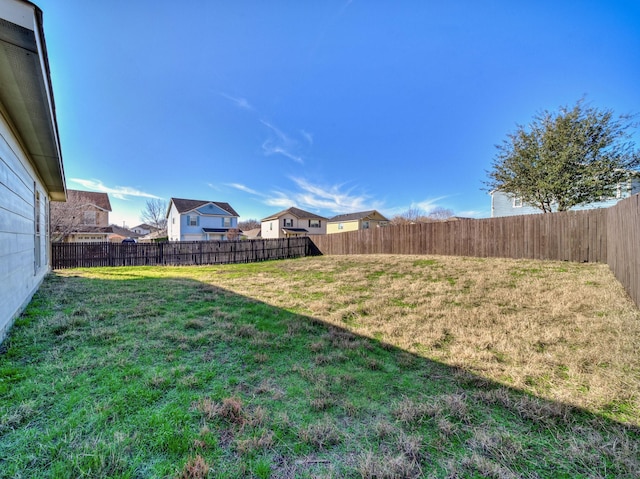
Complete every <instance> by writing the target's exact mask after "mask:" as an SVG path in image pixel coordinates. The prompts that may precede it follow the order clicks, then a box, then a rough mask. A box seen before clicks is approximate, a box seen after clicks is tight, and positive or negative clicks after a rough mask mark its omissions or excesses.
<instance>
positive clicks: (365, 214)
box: [329, 210, 389, 223]
mask: <svg viewBox="0 0 640 479" xmlns="http://www.w3.org/2000/svg"><path fill="white" fill-rule="evenodd" d="M375 215H378V216H380V217H381V221H389V220H388V219H387V218H385V217H384V216H383V215H381V214H380V213H378V212H377V211H376V210H369V211H359V212H357V213H346V214H343V215H337V216H334V217H333V218H330V219H329V221H330V222H332V223H333V222H336V221H355V220H365V219H367V218H371V217H372V216H375Z"/></svg>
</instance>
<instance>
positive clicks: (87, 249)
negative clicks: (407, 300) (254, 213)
mask: <svg viewBox="0 0 640 479" xmlns="http://www.w3.org/2000/svg"><path fill="white" fill-rule="evenodd" d="M51 250H52V251H51V267H52V268H53V269H64V268H91V267H96V266H155V265H199V264H228V263H250V262H256V261H266V260H271V259H286V258H298V257H301V256H307V255H308V252H309V240H308V239H307V238H280V239H265V240H245V241H179V242H165V243H53V244H52V245H51Z"/></svg>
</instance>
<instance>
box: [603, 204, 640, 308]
mask: <svg viewBox="0 0 640 479" xmlns="http://www.w3.org/2000/svg"><path fill="white" fill-rule="evenodd" d="M607 216H608V218H607V263H609V268H611V271H613V274H614V275H615V277H616V278H618V281H620V283H622V286H624V287H625V289H626V290H627V292H628V293H629V296H631V299H633V301H634V302H635V303H636V304H637V305H638V307H640V194H639V195H634V196H632V197H631V198H627V199H625V200H623V201H620V202H619V203H618V204H616V205H615V206H612V207H611V208H609V209H608V210H607Z"/></svg>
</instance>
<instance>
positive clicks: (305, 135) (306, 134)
mask: <svg viewBox="0 0 640 479" xmlns="http://www.w3.org/2000/svg"><path fill="white" fill-rule="evenodd" d="M300 134H301V135H302V137H303V138H304V139H305V140H307V143H309V144H310V145H313V135H312V134H311V133H309V132H307V131H304V130H300Z"/></svg>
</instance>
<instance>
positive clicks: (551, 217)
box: [310, 209, 607, 262]
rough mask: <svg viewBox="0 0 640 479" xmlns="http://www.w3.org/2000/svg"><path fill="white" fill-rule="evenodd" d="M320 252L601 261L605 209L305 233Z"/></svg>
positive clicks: (604, 246)
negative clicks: (309, 235)
mask: <svg viewBox="0 0 640 479" xmlns="http://www.w3.org/2000/svg"><path fill="white" fill-rule="evenodd" d="M310 238H311V240H312V241H313V243H314V244H315V246H316V247H317V248H318V250H319V251H320V252H321V253H322V254H442V255H456V256H477V257H502V258H529V259H557V260H567V261H578V262H583V261H590V262H597V261H600V262H606V259H607V214H606V210H604V209H598V210H588V211H567V212H563V213H554V214H539V215H522V216H510V217H503V218H487V219H461V220H455V221H454V220H452V221H444V222H433V223H419V224H411V225H398V226H388V227H384V228H373V229H369V230H360V231H351V232H347V233H340V234H332V235H323V236H320V235H314V236H311V237H310Z"/></svg>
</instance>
